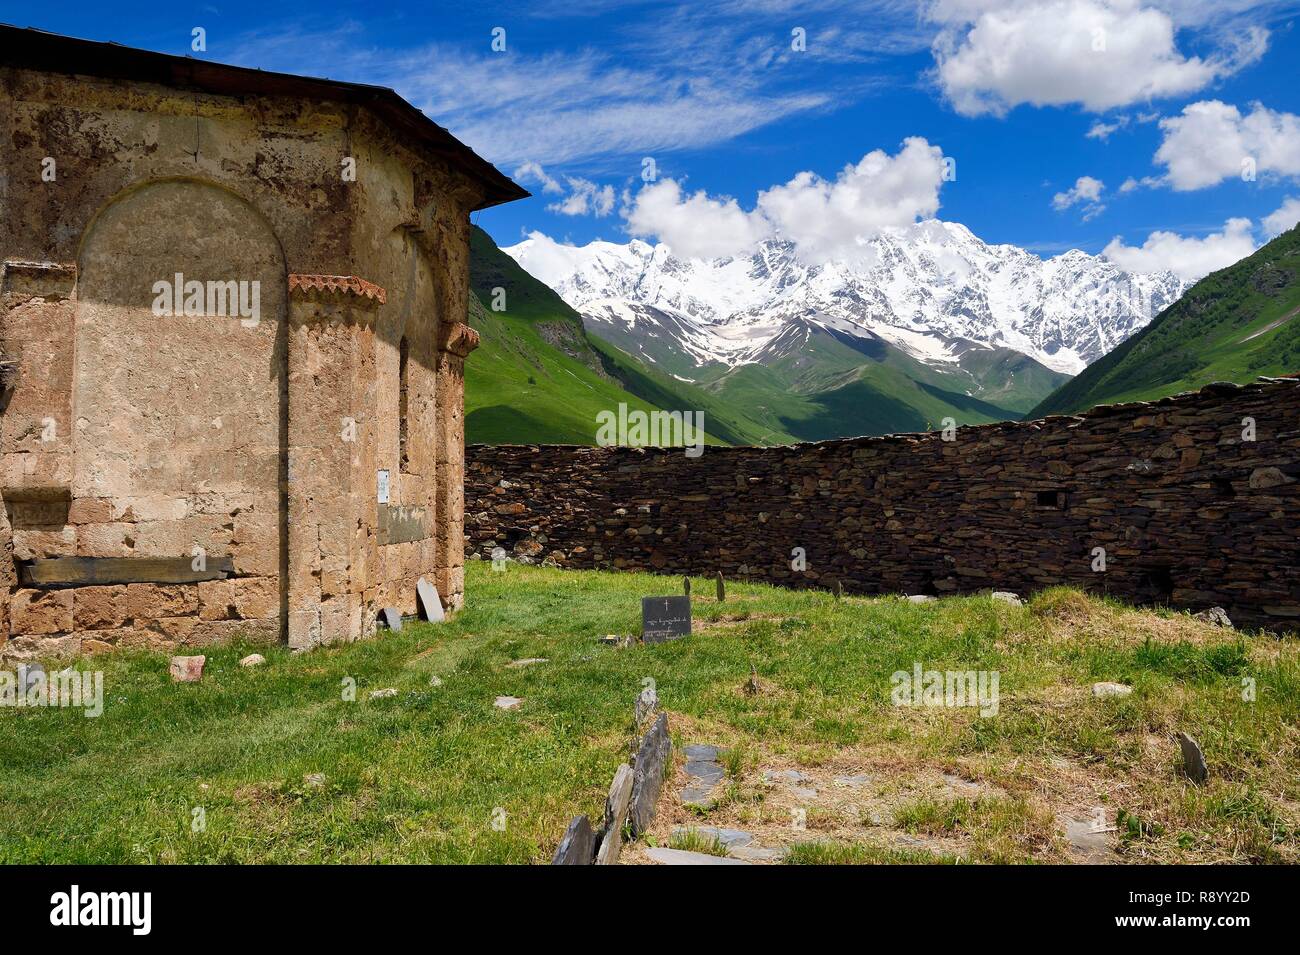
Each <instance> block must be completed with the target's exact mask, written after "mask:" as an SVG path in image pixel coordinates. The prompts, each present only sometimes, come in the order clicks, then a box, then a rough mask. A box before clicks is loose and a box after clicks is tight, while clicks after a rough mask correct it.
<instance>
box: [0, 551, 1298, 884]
mask: <svg viewBox="0 0 1300 955" xmlns="http://www.w3.org/2000/svg"><path fill="white" fill-rule="evenodd" d="M695 584H696V586H695V587H694V591H695V594H696V597H695V604H694V610H695V618H696V633H695V634H693V636H692V637H691V638H689V639H684V640H680V641H677V642H674V643H669V644H663V645H658V646H644V647H633V648H629V649H615V648H612V647H608V646H603V645H601V644H600V643H599V642H598V640H599V637H600V636H601V635H604V634H608V633H617V634H626V633H631V632H633V631H635V630H636V629H638V627H639V598H640V597H641V596H643V595H650V594H656V593H665V592H667V593H671V592H677V588H678V582H677V581H676V580H675V579H665V578H652V577H647V576H642V575H631V574H628V575H615V574H604V573H589V572H573V571H559V570H552V569H547V568H537V567H522V566H518V565H514V564H511V565H509V566H508V568H507V569H506V570H505V571H504V572H500V573H494V572H493V571H492V570H491V569H490V566H488V565H485V564H482V563H477V562H475V563H472V564H471V567H470V573H469V579H468V584H467V594H468V609H466V610H465V611H463V612H462V613H460V614H459V615H458V616H457V617H456V619H455V620H454V621H453V622H450V623H448V624H445V625H441V626H430V625H408V626H407V627H406V628H404V630H403V632H402V633H400V634H391V635H387V636H384V637H383V638H382V639H376V640H370V641H364V642H360V643H355V644H350V645H346V646H339V647H332V648H324V649H319V650H316V651H313V652H311V653H307V654H302V655H298V656H294V655H291V654H290V653H288V652H287V651H284V650H279V649H273V650H264V649H263V650H262V651H261V652H264V653H265V654H266V656H267V658H268V662H267V663H266V665H264V666H263V667H260V668H256V669H240V668H239V667H238V666H237V662H236V661H237V660H238V659H239V658H240V656H241V655H243V654H244V653H246V652H248V648H245V647H227V648H221V649H215V650H212V651H211V652H210V653H209V655H208V665H207V670H206V673H205V675H204V678H203V681H202V683H200V684H173V683H171V682H170V680H169V678H168V673H167V659H166V657H164V656H157V655H152V654H143V653H142V654H122V655H115V656H107V657H101V658H97V659H93V660H83V661H79V662H78V663H77V666H78V667H81V668H86V669H89V668H102V669H103V670H104V672H105V700H106V707H105V712H104V714H103V716H101V717H99V718H97V719H87V718H85V717H84V716H82V715H81V713H80V712H79V711H73V710H41V709H14V708H3V709H0V800H2V801H3V806H4V812H3V813H0V861H3V862H179V863H185V862H509V863H528V862H532V863H539V862H546V861H549V858H550V854H551V852H552V851H553V850H554V848H555V845H556V842H557V841H558V839H559V836H560V834H561V833H562V831H563V829H564V827H565V825H566V823H567V822H568V820H569V819H570V818H571V817H572V816H574V815H575V814H577V813H580V812H587V813H591V814H593V815H595V814H597V813H598V812H599V809H600V806H601V805H602V802H603V799H604V793H605V789H606V787H607V786H608V784H609V780H610V778H611V777H612V775H613V772H614V769H615V768H616V767H617V765H618V764H619V763H620V762H621V761H623V760H624V759H625V758H626V754H627V747H628V743H629V741H630V739H631V725H630V724H631V720H632V715H631V704H632V700H633V698H634V697H635V696H636V694H637V693H638V691H639V690H640V689H641V687H642V684H643V680H644V679H645V678H647V677H649V678H651V679H653V680H654V681H655V683H656V686H657V691H658V695H659V700H660V703H661V705H662V706H663V707H664V708H665V709H666V710H667V711H668V712H669V714H670V716H669V719H670V726H671V728H672V731H673V735H674V741H675V744H676V750H675V758H676V760H677V767H676V769H675V772H676V776H675V778H674V780H673V781H672V782H671V783H670V785H669V786H667V787H666V794H665V798H664V800H663V802H662V803H661V809H660V817H659V819H658V820H657V821H656V825H655V828H654V831H653V832H652V833H651V836H650V838H651V840H653V841H654V842H655V843H657V844H658V845H672V844H678V845H680V844H687V845H688V847H691V848H705V849H708V848H711V847H710V846H709V845H708V843H707V840H706V839H702V838H701V837H699V836H698V835H697V834H695V833H688V834H682V833H677V834H674V829H676V828H677V827H679V826H696V825H724V826H734V827H740V828H745V829H747V830H749V831H751V832H753V833H755V835H756V836H757V837H758V838H759V840H760V841H761V842H762V843H763V844H764V845H774V846H776V845H779V846H785V847H788V848H789V855H788V857H787V861H789V862H794V863H854V862H898V863H909V862H936V861H944V862H952V861H973V862H1029V861H1043V862H1054V861H1072V860H1075V859H1076V858H1077V855H1076V854H1075V853H1072V851H1071V849H1070V846H1069V844H1068V843H1067V841H1066V838H1065V835H1064V832H1065V826H1066V822H1065V820H1066V819H1067V818H1079V817H1084V818H1089V817H1091V816H1093V815H1094V814H1095V812H1096V810H1097V809H1098V808H1100V809H1101V810H1102V817H1103V818H1104V821H1105V823H1106V825H1105V827H1104V828H1106V829H1107V830H1110V831H1108V832H1107V833H1105V834H1104V835H1103V837H1102V840H1103V842H1104V849H1103V856H1104V858H1105V859H1106V860H1107V861H1115V862H1219V861H1232V862H1295V861H1297V860H1298V859H1300V847H1298V838H1300V837H1298V835H1297V827H1300V750H1298V744H1300V644H1297V642H1296V640H1295V638H1294V637H1290V638H1287V639H1283V640H1278V639H1276V638H1273V637H1271V636H1260V635H1248V634H1243V633H1237V632H1235V631H1231V630H1219V629H1215V628H1213V627H1210V626H1207V625H1204V624H1201V623H1199V622H1197V621H1194V620H1192V619H1190V618H1189V617H1187V616H1185V615H1180V614H1173V613H1165V612H1159V613H1157V612H1148V611H1135V610H1129V609H1125V608H1123V607H1120V606H1118V605H1114V604H1111V603H1108V602H1102V601H1098V600H1094V599H1091V598H1085V597H1083V596H1082V595H1080V594H1077V593H1074V592H1071V591H1064V590H1061V591H1052V592H1048V593H1046V594H1042V595H1038V596H1036V597H1034V598H1033V599H1032V600H1031V601H1030V602H1029V603H1028V604H1027V605H1026V606H1024V607H1015V606H1010V605H1007V604H1003V603H995V602H993V601H992V600H990V599H989V598H988V597H968V598H953V599H945V600H942V601H939V602H937V603H930V604H921V605H916V604H911V603H908V602H906V601H904V600H900V599H898V598H879V599H856V598H845V599H844V600H842V601H838V602H837V601H835V600H834V599H833V598H832V597H831V596H829V595H827V594H821V593H816V592H807V591H806V592H787V591H782V590H779V589H777V588H771V587H764V586H747V585H740V584H735V585H732V586H731V587H730V588H729V592H728V597H727V600H726V602H725V603H718V602H716V600H715V599H714V598H713V595H712V587H711V586H710V584H709V583H708V582H706V581H703V580H697V581H696V582H695ZM532 657H544V658H546V660H547V662H544V663H535V664H533V665H530V666H525V667H511V666H509V664H510V663H511V662H512V661H515V660H519V659H522V658H532ZM917 662H919V663H921V664H922V665H923V666H924V667H925V668H927V669H931V668H933V669H979V670H995V671H997V672H998V673H999V676H1000V703H999V711H998V713H997V715H996V716H987V717H981V716H980V715H979V713H978V712H977V711H975V710H973V709H957V708H926V707H919V708H913V707H897V706H894V705H892V704H891V699H890V692H891V683H890V674H891V673H893V672H894V671H899V670H905V671H910V670H911V669H912V668H913V665H914V663H917ZM751 664H752V665H753V666H754V667H755V668H756V670H757V674H758V680H757V692H754V693H751V692H747V690H746V684H747V683H748V682H749V676H750V667H751ZM433 677H437V678H438V680H437V681H432V679H431V678H433ZM1245 678H1249V679H1253V681H1254V686H1255V699H1254V701H1253V702H1247V701H1245V700H1243V698H1242V697H1243V692H1242V688H1243V679H1245ZM348 680H355V682H356V686H357V692H356V699H355V701H348V700H345V699H344V698H343V696H344V694H343V687H344V685H345V683H346V681H348ZM1099 680H1110V681H1117V682H1122V683H1126V684H1129V685H1131V686H1132V687H1133V688H1134V692H1133V694H1132V695H1131V696H1128V697H1125V698H1119V699H1095V698H1094V697H1093V696H1092V693H1091V690H1090V687H1091V684H1092V683H1093V682H1094V681H1099ZM435 684H436V685H435ZM384 688H393V689H395V690H396V691H397V693H396V695H395V696H391V697H383V698H374V699H372V698H371V696H370V694H371V692H372V691H375V690H379V689H384ZM499 695H512V696H517V697H521V698H522V699H523V703H522V705H521V706H520V707H519V708H518V709H516V710H513V711H502V710H498V709H496V708H494V706H493V700H494V699H495V698H496V697H497V696H499ZM1177 730H1186V731H1187V732H1189V733H1191V734H1192V735H1193V736H1195V737H1196V738H1197V739H1198V740H1199V741H1200V742H1201V744H1202V746H1203V747H1204V748H1205V752H1206V756H1207V759H1208V762H1209V767H1210V773H1211V778H1210V781H1209V782H1208V784H1206V785H1205V786H1201V787H1197V786H1194V785H1192V784H1191V783H1190V782H1188V781H1187V780H1186V779H1185V778H1183V777H1182V775H1181V774H1180V772H1179V757H1178V747H1177V744H1176V743H1175V742H1173V740H1172V738H1171V734H1172V733H1173V732H1175V731H1177ZM690 743H711V744H717V745H721V746H725V747H728V748H729V751H728V752H727V753H726V754H725V756H724V757H723V758H724V762H725V765H726V767H727V771H728V778H727V781H726V782H725V783H724V785H723V787H722V790H721V797H720V800H719V804H718V805H717V807H716V808H714V809H713V810H711V811H709V812H707V813H701V812H699V811H697V810H693V809H690V808H688V807H684V806H682V805H681V803H680V801H679V800H678V797H677V792H678V790H679V789H680V788H681V786H682V784H683V776H682V756H681V748H682V747H683V746H684V745H686V744H690ZM765 770H766V771H769V772H780V771H784V770H795V771H796V772H799V773H802V774H803V776H804V778H806V779H807V780H809V782H808V783H807V785H808V786H810V787H813V788H815V789H816V790H817V795H816V796H815V797H814V798H811V799H803V801H802V802H803V804H806V807H807V808H806V822H805V823H801V825H800V826H798V827H795V826H793V825H792V822H791V809H792V807H793V805H794V801H796V800H799V799H800V797H799V796H798V794H795V793H792V792H791V791H790V790H789V789H788V787H785V786H784V785H774V784H772V783H771V782H768V781H765V779H764V771H765ZM845 775H856V776H858V777H860V778H861V779H862V780H866V782H864V783H862V784H861V785H860V786H858V787H856V788H850V787H847V786H837V784H836V782H835V779H836V777H843V776H845ZM196 810H197V812H196ZM494 821H495V823H496V825H495V826H494ZM199 822H202V825H199ZM196 830H198V831H196ZM643 853H644V848H643V847H633V848H632V849H631V851H630V852H629V853H628V860H629V861H637V860H638V859H639V858H641V857H643Z"/></svg>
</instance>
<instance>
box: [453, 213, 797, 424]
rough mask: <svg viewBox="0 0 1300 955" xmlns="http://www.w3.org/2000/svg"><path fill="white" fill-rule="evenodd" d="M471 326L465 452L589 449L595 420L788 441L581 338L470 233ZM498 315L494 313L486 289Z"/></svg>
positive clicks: (532, 284) (519, 273) (537, 289)
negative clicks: (656, 417) (661, 421)
mask: <svg viewBox="0 0 1300 955" xmlns="http://www.w3.org/2000/svg"><path fill="white" fill-rule="evenodd" d="M470 286H471V290H472V291H473V292H474V296H473V297H472V298H471V301H470V309H469V313H470V314H469V323H470V325H471V326H472V327H473V328H474V329H475V330H476V331H478V333H479V335H480V336H481V339H482V343H481V344H480V346H479V348H478V350H477V351H475V352H474V353H473V354H472V355H471V356H470V358H469V359H468V360H467V361H466V363H465V440H466V441H467V442H469V443H471V444H475V443H479V444H535V443H543V442H545V443H560V444H594V443H595V438H596V415H597V414H598V413H599V412H602V411H617V409H618V406H619V404H620V403H626V404H627V406H628V408H629V410H641V411H646V412H651V411H656V410H666V411H703V412H704V429H705V431H706V433H707V434H708V436H709V437H708V440H709V443H711V444H758V443H768V444H776V443H786V442H789V441H791V440H793V438H792V437H791V436H790V435H789V434H785V433H784V432H780V433H775V434H769V432H770V430H771V429H769V428H767V427H766V426H764V425H761V424H759V423H757V422H755V421H753V420H751V419H750V418H748V417H747V416H746V415H745V414H743V413H739V412H737V411H735V410H733V409H731V408H729V407H727V405H726V404H725V402H722V401H720V400H719V399H718V398H716V397H714V396H713V395H710V394H708V393H707V392H705V391H703V390H702V389H700V388H697V387H695V386H693V385H690V384H687V383H685V382H679V381H677V380H676V379H674V378H673V377H672V376H671V375H665V374H663V373H661V372H659V371H656V370H654V369H651V368H648V367H646V366H645V365H643V364H642V363H641V362H639V361H637V360H636V359H635V358H632V357H631V356H630V355H627V354H626V353H624V352H622V351H620V350H619V349H617V348H615V347H613V346H611V345H609V344H607V343H605V342H602V341H599V340H598V339H592V338H589V337H588V335H587V333H586V332H585V331H584V329H583V327H582V319H581V317H580V316H579V315H578V314H577V313H576V312H574V311H573V309H571V308H570V307H569V306H568V305H566V304H565V303H564V301H563V300H562V299H561V298H560V297H559V296H558V295H556V294H555V293H554V292H553V291H552V290H551V289H550V288H548V287H547V286H545V285H543V284H542V283H541V282H539V281H537V280H536V279H534V278H533V277H532V276H531V275H529V274H528V273H527V272H525V271H524V270H523V269H521V268H520V267H519V266H518V265H517V264H516V263H515V261H514V260H513V259H511V258H510V257H509V256H508V255H506V254H505V253H503V252H501V251H500V250H499V249H498V248H497V247H496V244H495V243H494V242H493V241H492V239H491V238H490V237H489V236H488V235H487V233H485V232H483V231H482V230H481V229H478V228H477V227H475V228H474V229H473V234H472V237H471V245H470ZM496 289H504V293H505V295H504V304H505V309H504V310H502V311H493V310H492V309H491V308H490V305H491V304H493V302H494V299H495V298H496V293H495V291H494V290H496Z"/></svg>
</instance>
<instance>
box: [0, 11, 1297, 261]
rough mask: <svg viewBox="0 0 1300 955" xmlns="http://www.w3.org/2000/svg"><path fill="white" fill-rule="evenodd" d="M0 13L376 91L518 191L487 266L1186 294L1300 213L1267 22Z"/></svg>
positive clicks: (1098, 16) (661, 14) (1291, 87)
mask: <svg viewBox="0 0 1300 955" xmlns="http://www.w3.org/2000/svg"><path fill="white" fill-rule="evenodd" d="M575 10H581V12H580V13H575V12H574V11H575ZM0 19H2V20H4V21H6V22H9V23H13V24H16V25H19V26H36V27H40V28H42V29H47V30H53V31H56V32H59V33H67V34H72V35H76V36H83V37H87V38H91V39H99V40H115V41H117V42H120V43H124V44H128V45H132V46H140V47H145V48H148V49H154V50H159V51H163V52H169V53H184V54H191V50H190V46H191V31H192V29H193V28H194V27H203V28H204V30H205V31H206V42H207V49H206V51H205V52H201V53H193V54H192V55H195V56H202V57H205V58H207V59H212V60H218V61H226V62H234V63H240V64H243V65H249V66H258V67H262V68H264V69H274V70H283V71H289V72H300V73H307V74H313V75H325V76H329V77H331V78H335V79H345V80H354V81H358V82H367V83H377V84H381V85H385V86H391V87H393V88H395V89H397V90H398V92H400V93H402V94H403V95H404V96H405V97H406V98H407V99H409V100H410V101H411V102H413V103H414V104H415V105H417V106H418V107H420V108H421V109H423V110H424V111H425V112H426V113H427V114H428V115H429V116H431V117H432V118H433V119H434V120H436V121H437V122H439V123H441V124H443V125H445V126H447V127H448V128H449V129H451V131H452V132H453V133H455V134H457V135H458V136H460V137H461V138H462V139H464V140H465V141H466V142H468V143H469V144H470V145H471V146H473V147H474V148H475V149H477V150H478V151H479V152H480V153H481V154H483V155H484V156H485V157H487V158H488V159H490V160H492V161H493V162H495V163H496V164H497V165H498V166H499V167H500V168H501V169H502V170H503V171H505V172H507V173H510V174H515V175H516V176H517V178H519V180H520V181H521V182H522V183H523V184H524V185H526V186H527V187H528V188H529V189H530V190H531V191H533V192H534V194H535V195H534V198H532V199H529V200H526V201H524V202H520V203H515V204H513V205H510V206H506V207H503V208H500V209H496V210H489V211H487V212H484V213H480V214H478V216H476V221H477V222H478V223H479V224H480V225H482V226H483V227H484V228H486V229H487V230H488V231H489V232H490V233H491V234H492V235H493V237H494V238H496V240H497V241H498V242H499V243H501V244H509V243H512V242H515V241H518V240H519V239H520V238H522V237H523V236H524V235H526V234H528V233H531V232H534V231H537V232H541V233H544V234H546V235H548V236H550V237H552V238H554V239H555V240H557V241H560V242H575V243H584V242H586V241H589V240H591V239H593V238H603V239H608V240H612V241H626V240H627V239H628V238H629V236H630V235H631V234H637V235H640V236H641V237H643V238H647V239H650V240H652V241H654V240H662V241H667V242H668V243H669V244H670V245H671V246H673V247H674V249H675V250H679V249H680V250H684V251H685V252H686V253H688V254H689V253H692V252H698V253H699V254H705V255H709V254H717V253H727V252H729V251H732V250H733V249H737V250H738V248H739V247H740V246H743V245H744V244H746V243H750V242H752V241H755V240H756V239H757V238H761V237H763V236H765V235H771V234H778V233H779V234H789V235H790V236H791V237H792V238H794V239H795V241H796V242H797V243H798V244H799V247H800V248H801V249H802V250H806V251H807V253H808V254H809V255H810V256H813V257H822V258H825V257H829V256H835V255H838V254H841V253H842V252H843V251H844V250H845V249H846V248H851V247H852V244H853V242H855V241H857V240H858V239H859V238H860V237H861V236H864V235H869V234H870V233H871V232H872V231H873V230H877V229H880V228H887V227H890V226H894V225H898V224H901V223H904V222H906V221H911V220H912V219H915V218H918V217H919V218H924V217H927V216H929V215H938V217H940V218H943V219H948V220H954V221H958V222H961V223H964V224H965V225H966V226H968V227H969V228H970V229H971V230H972V231H973V232H974V233H975V234H976V235H978V236H980V237H981V238H983V239H985V240H986V241H990V242H1010V243H1014V244H1017V245H1020V246H1024V247H1026V248H1029V249H1031V250H1033V251H1035V252H1038V253H1040V254H1043V255H1050V254H1056V253H1058V252H1060V251H1064V250H1066V249H1069V248H1081V249H1084V250H1085V251H1089V252H1101V251H1103V250H1108V254H1110V255H1111V256H1112V258H1114V259H1115V260H1116V261H1117V262H1119V263H1120V264H1121V265H1123V266H1124V267H1128V268H1134V269H1140V270H1145V269H1147V268H1158V267H1169V268H1175V269H1178V270H1182V271H1183V272H1185V273H1186V274H1188V275H1195V274H1196V273H1198V272H1201V273H1203V272H1204V271H1208V270H1209V269H1210V268H1212V267H1219V266H1220V265H1221V264H1226V262H1227V261H1228V260H1231V259H1232V258H1235V257H1239V256H1240V255H1241V254H1245V253H1246V252H1248V251H1249V250H1250V249H1251V248H1253V247H1254V246H1255V245H1258V244H1259V243H1260V242H1262V241H1264V240H1265V239H1266V238H1267V236H1268V235H1269V234H1270V233H1273V232H1276V231H1278V230H1279V229H1280V228H1281V227H1283V226H1285V225H1290V224H1294V222H1295V217H1292V212H1293V211H1294V212H1295V215H1296V217H1300V117H1297V115H1296V114H1297V113H1300V83H1298V82H1297V74H1298V73H1300V69H1298V68H1297V65H1296V64H1297V63H1300V35H1298V34H1300V29H1297V20H1300V4H1298V3H1294V2H1292V3H1260V2H1252V0H1216V2H1205V0H934V2H922V3H903V2H893V0H878V2H871V0H867V2H855V3H843V2H838V0H807V2H803V3H785V2H782V0H713V2H710V3H694V4H682V5H679V4H674V3H664V2H636V0H588V2H583V3H570V2H558V0H555V2H552V0H540V2H536V3H527V4H525V3H491V2H487V3H475V4H466V3H428V2H424V3H409V4H408V3H400V2H399V3H392V4H387V5H381V4H374V3H335V4H332V5H330V4H326V5H321V6H306V5H304V4H302V3H295V4H292V5H290V4H277V3H275V2H269V0H264V2H259V3H244V2H237V3H235V2H217V3H215V4H211V5H207V4H198V5H192V6H191V5H186V4H170V3H169V4H148V5H146V4H131V3H125V4H119V5H114V6H111V7H110V6H108V5H103V4H99V3H96V4H90V3H84V4H79V3H67V4H59V5H54V4H51V5H48V6H45V7H34V6H31V5H27V4H24V5H21V6H19V5H15V4H9V3H4V4H0ZM496 28H501V29H503V30H504V31H505V32H504V45H505V49H504V51H497V50H494V49H493V40H494V33H493V31H494V30H495V29H496ZM798 30H801V31H802V34H799V33H797V32H795V31H798ZM801 37H802V38H803V40H804V42H803V45H804V47H805V48H803V49H797V47H799V46H800V42H799V40H800V38H801ZM499 39H500V36H499V34H498V45H500V42H499ZM646 157H650V158H652V159H653V160H654V171H655V178H654V181H653V182H649V183H647V182H646V181H645V179H644V177H643V175H642V173H643V168H644V160H645V159H646ZM864 157H867V159H866V160H865V161H864ZM944 158H946V159H947V163H946V164H945V163H943V161H942V160H943V159H944ZM1247 167H1249V169H1250V170H1253V173H1252V172H1247V173H1246V174H1244V175H1243V172H1242V170H1243V169H1245V168H1247ZM1126 182H1127V183H1128V186H1127V188H1125V183H1126ZM1288 200H1291V202H1290V203H1288ZM1153 234H1154V235H1153Z"/></svg>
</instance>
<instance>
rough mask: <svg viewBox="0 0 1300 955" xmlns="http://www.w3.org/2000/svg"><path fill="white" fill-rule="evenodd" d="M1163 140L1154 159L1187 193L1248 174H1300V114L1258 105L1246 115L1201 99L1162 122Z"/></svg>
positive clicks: (1172, 182) (1171, 181) (1169, 180)
mask: <svg viewBox="0 0 1300 955" xmlns="http://www.w3.org/2000/svg"><path fill="white" fill-rule="evenodd" d="M1160 128H1161V130H1162V131H1163V132H1164V140H1163V141H1162V142H1161V143H1160V148H1159V149H1158V150H1157V151H1156V156H1155V161H1156V162H1157V163H1158V164H1160V165H1162V166H1164V167H1165V169H1166V173H1165V181H1166V182H1167V183H1168V184H1169V185H1170V186H1172V187H1173V188H1174V189H1177V190H1180V191H1187V190H1191V189H1204V188H1205V187H1206V186H1213V185H1216V184H1217V183H1220V182H1222V181H1223V180H1225V179H1227V178H1229V177H1231V176H1241V175H1243V173H1247V174H1253V175H1256V176H1264V175H1277V176H1300V116H1297V115H1296V114H1295V113H1280V112H1276V111H1274V110H1271V109H1268V108H1266V107H1264V106H1262V105H1260V104H1258V103H1256V104H1255V105H1254V106H1253V107H1252V108H1251V110H1250V112H1248V113H1245V114H1243V113H1242V112H1241V110H1239V109H1238V108H1237V107H1236V106H1232V105H1230V104H1228V103H1223V102H1220V101H1219V100H1202V101H1201V102H1198V103H1192V104H1190V105H1189V106H1186V107H1184V108H1183V112H1182V114H1181V115H1179V116H1171V117H1169V118H1168V119H1162V120H1161V121H1160Z"/></svg>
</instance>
